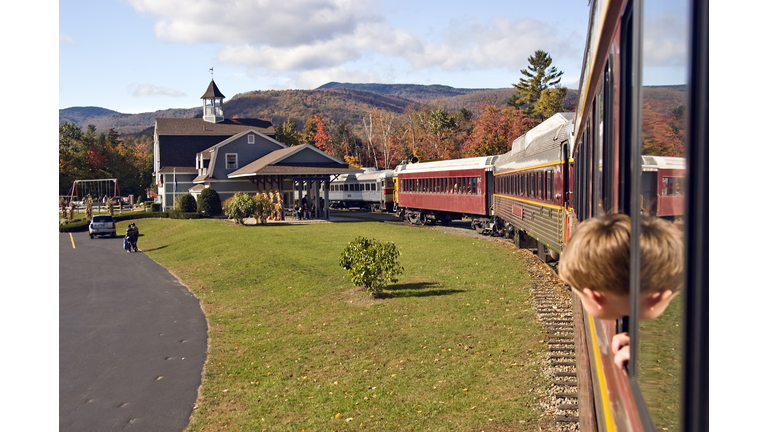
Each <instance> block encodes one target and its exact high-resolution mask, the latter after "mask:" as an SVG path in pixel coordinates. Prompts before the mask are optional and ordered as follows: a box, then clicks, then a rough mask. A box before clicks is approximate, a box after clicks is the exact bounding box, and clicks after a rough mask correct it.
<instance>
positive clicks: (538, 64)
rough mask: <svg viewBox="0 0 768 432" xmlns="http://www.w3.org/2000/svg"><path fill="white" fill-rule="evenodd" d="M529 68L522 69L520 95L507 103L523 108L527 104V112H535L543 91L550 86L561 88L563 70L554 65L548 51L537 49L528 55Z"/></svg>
mask: <svg viewBox="0 0 768 432" xmlns="http://www.w3.org/2000/svg"><path fill="white" fill-rule="evenodd" d="M528 63H530V64H529V65H528V69H521V70H520V73H522V74H523V77H522V78H520V82H518V83H517V85H516V86H515V87H517V91H518V93H519V95H516V96H513V97H511V98H509V100H507V104H509V105H511V106H514V107H518V108H521V107H523V106H525V113H526V114H529V115H530V114H531V113H533V110H534V107H533V104H535V103H536V102H537V101H538V100H539V98H540V97H541V92H542V91H544V90H545V89H547V88H550V87H556V88H559V84H560V77H561V76H562V75H563V72H562V71H558V70H557V68H556V67H554V66H552V57H550V56H549V54H548V53H547V52H546V51H542V50H537V51H536V52H535V53H534V54H533V55H532V56H530V57H528Z"/></svg>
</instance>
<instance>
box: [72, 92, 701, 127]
mask: <svg viewBox="0 0 768 432" xmlns="http://www.w3.org/2000/svg"><path fill="white" fill-rule="evenodd" d="M643 90H644V96H645V102H647V103H649V104H650V105H651V107H652V109H653V110H654V111H656V112H659V113H662V114H665V115H666V114H668V113H670V112H672V110H674V109H677V108H678V107H680V106H681V105H685V94H686V93H685V86H654V87H645V88H644V89H643ZM513 93H514V89H513V88H501V89H462V88H453V87H449V86H444V85H420V84H352V83H338V82H330V83H327V84H324V85H322V86H320V87H318V88H317V89H314V90H263V91H251V92H246V93H240V94H237V95H235V96H234V97H232V98H231V99H229V100H228V101H226V102H225V103H224V104H223V110H224V114H225V115H226V116H227V117H230V118H232V117H239V118H262V119H269V120H271V121H272V122H273V123H275V124H277V123H280V122H283V121H285V120H286V119H292V120H294V121H295V122H296V127H297V128H298V129H299V130H301V128H303V126H304V122H305V121H306V120H307V118H309V116H311V115H313V114H316V113H320V114H322V115H323V118H324V119H326V121H329V122H331V123H336V124H338V123H340V122H342V121H345V122H347V124H349V125H350V127H351V128H352V130H353V131H355V132H356V133H360V130H361V127H362V119H363V117H364V116H365V115H366V113H367V112H368V111H369V110H370V109H371V108H378V109H382V110H387V111H392V112H396V113H402V112H404V111H405V110H406V109H407V108H408V107H409V106H410V107H412V108H413V109H414V110H418V109H420V108H422V107H424V106H425V105H431V106H439V107H442V108H444V109H446V110H448V111H458V110H460V109H461V108H466V109H468V110H470V111H473V112H479V108H480V107H482V106H483V105H486V104H491V105H496V106H504V105H506V102H507V99H509V98H510V97H511V96H512V94H513ZM576 97H577V92H576V90H569V91H568V94H567V96H566V109H567V110H573V109H575V106H576ZM201 116H202V105H201V106H200V107H195V108H175V109H166V110H160V111H155V112H150V113H141V114H123V113H119V112H117V111H112V110H109V109H105V108H99V107H73V108H66V109H61V110H59V123H61V122H65V121H67V122H73V123H76V124H77V125H79V126H80V127H81V128H83V129H85V128H86V127H87V126H88V125H89V124H92V125H94V126H96V130H97V132H105V133H106V132H107V131H108V130H109V128H112V127H113V128H115V130H116V131H117V132H118V133H120V134H121V135H135V134H141V133H149V134H151V133H152V127H153V126H154V122H155V118H157V117H166V118H168V117H170V118H195V117H201Z"/></svg>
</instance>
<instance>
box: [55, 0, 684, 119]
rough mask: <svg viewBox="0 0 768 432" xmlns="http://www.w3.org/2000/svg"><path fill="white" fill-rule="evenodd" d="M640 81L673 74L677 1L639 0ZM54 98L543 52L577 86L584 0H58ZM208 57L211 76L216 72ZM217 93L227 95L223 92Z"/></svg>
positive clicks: (512, 69)
mask: <svg viewBox="0 0 768 432" xmlns="http://www.w3.org/2000/svg"><path fill="white" fill-rule="evenodd" d="M647 4H648V6H646V9H647V10H648V12H647V22H648V24H647V27H648V29H649V31H651V33H653V32H656V33H653V34H654V36H652V37H649V38H647V42H646V43H647V45H649V46H650V47H652V49H651V50H649V51H648V52H649V53H650V57H649V59H650V60H652V63H653V65H654V66H653V67H652V68H651V69H649V73H648V74H647V77H646V80H645V81H646V84H681V83H682V82H683V81H684V76H685V73H684V68H683V66H682V65H683V63H684V59H685V53H684V50H683V46H684V39H685V38H684V34H685V33H684V31H685V23H684V21H685V20H684V18H683V16H684V14H683V13H682V11H683V10H684V9H683V7H682V6H683V2H682V1H679V0H673V1H671V2H670V1H664V2H662V1H660V0H652V1H648V2H647ZM58 6H59V18H58V20H59V23H58V24H59V108H60V109H61V108H68V107H74V106H99V107H103V108H108V109H112V110H115V111H118V112H123V113H139V112H151V111H155V110H159V109H167V108H191V107H195V106H201V105H202V102H201V100H200V96H201V95H202V94H203V93H204V92H205V89H206V88H207V86H208V83H209V81H210V79H211V78H213V79H214V80H215V81H216V84H217V86H218V87H219V89H220V90H221V91H222V93H224V95H225V96H227V99H229V98H231V97H232V96H235V95H236V94H238V93H243V92H248V91H253V90H270V89H274V90H283V89H314V88H317V87H319V86H321V85H323V84H325V83H328V82H331V81H337V82H350V83H388V84H443V85H448V86H452V87H460V88H503V87H511V86H512V85H513V84H514V83H517V82H518V81H519V79H520V78H521V76H522V75H521V74H520V70H521V69H523V68H526V67H527V65H528V60H527V59H528V57H529V56H531V55H532V54H533V53H534V52H535V51H536V50H544V51H546V52H548V53H549V54H550V56H551V57H552V59H553V66H555V67H557V68H558V70H560V71H562V72H563V76H562V80H561V84H562V85H564V86H566V87H568V88H574V89H575V88H578V81H579V76H580V74H581V62H582V57H583V53H584V46H585V43H586V32H587V26H588V22H589V7H588V4H587V1H586V0H559V1H546V0H541V1H530V0H529V1H518V0H512V1H510V0H507V1H501V0H498V1H486V0H476V1H473V2H471V3H468V2H466V1H457V0H441V1H418V0H411V1H403V0H391V1H383V0H382V1H378V0H289V1H286V0H258V1H256V0H253V1H246V0H98V1H96V0H61V1H60V2H59V3H58ZM211 68H213V74H211ZM227 99H225V101H226V100H227Z"/></svg>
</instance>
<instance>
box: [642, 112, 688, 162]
mask: <svg viewBox="0 0 768 432" xmlns="http://www.w3.org/2000/svg"><path fill="white" fill-rule="evenodd" d="M681 108H682V107H681ZM681 108H678V109H677V110H674V111H673V112H672V113H670V114H663V113H660V112H658V111H656V110H655V109H653V107H652V106H651V105H650V104H648V103H646V104H644V105H643V131H642V136H643V154H644V155H649V156H674V157H683V156H684V155H685V146H684V142H685V140H684V136H683V131H684V129H683V128H679V127H675V126H676V124H678V123H677V122H676V115H682V114H681V113H682V112H683V110H682V109H681Z"/></svg>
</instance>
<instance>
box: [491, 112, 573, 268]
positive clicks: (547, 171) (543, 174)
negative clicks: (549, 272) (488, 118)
mask: <svg viewBox="0 0 768 432" xmlns="http://www.w3.org/2000/svg"><path fill="white" fill-rule="evenodd" d="M573 117H574V114H573V113H558V114H555V115H554V116H552V117H550V118H549V119H547V120H545V121H544V122H543V123H541V124H540V125H538V126H536V127H535V128H533V129H532V130H530V131H529V132H528V133H526V134H525V135H523V136H521V137H519V138H517V139H516V140H515V141H514V142H513V143H512V150H510V151H509V152H508V153H506V154H504V155H502V156H500V157H499V160H498V161H497V163H496V165H495V166H494V185H495V187H494V194H493V208H494V214H495V216H496V217H497V218H499V219H501V222H497V224H496V225H497V226H499V225H502V224H503V227H504V231H503V232H504V234H506V235H507V236H508V237H510V238H512V239H513V240H514V243H515V245H517V246H518V247H536V248H537V250H538V254H539V258H541V259H542V260H544V261H546V259H547V258H546V255H549V256H550V257H551V258H552V259H555V260H557V259H558V258H559V256H560V252H562V250H563V246H564V244H565V239H566V238H567V235H568V227H569V222H568V214H567V200H568V197H569V195H570V193H571V189H570V184H571V181H570V169H569V163H568V160H569V155H570V143H569V134H570V132H571V128H572V124H573V123H572V121H573Z"/></svg>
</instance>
